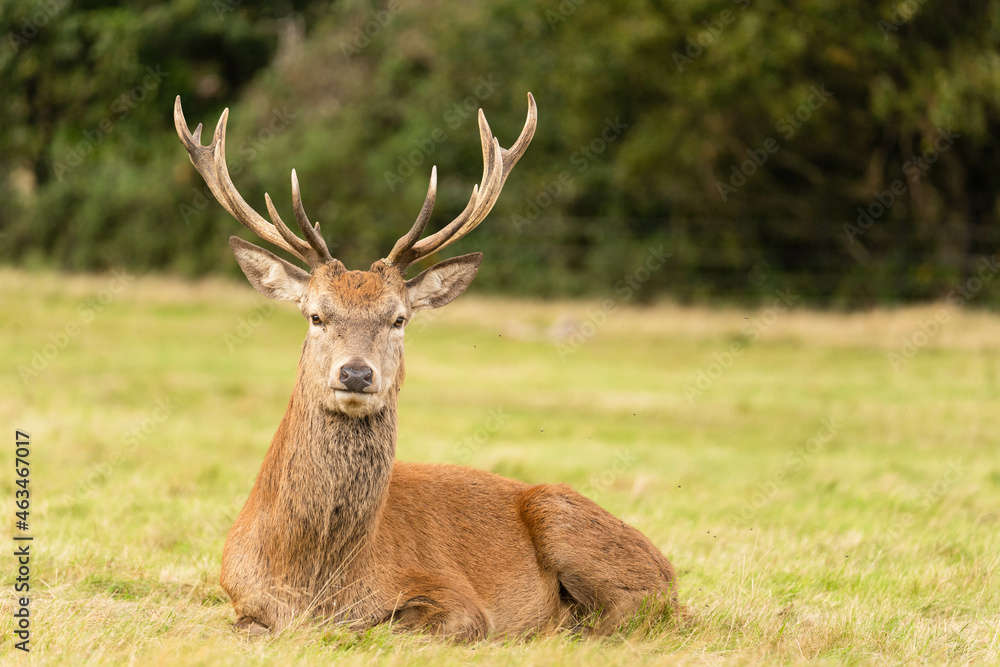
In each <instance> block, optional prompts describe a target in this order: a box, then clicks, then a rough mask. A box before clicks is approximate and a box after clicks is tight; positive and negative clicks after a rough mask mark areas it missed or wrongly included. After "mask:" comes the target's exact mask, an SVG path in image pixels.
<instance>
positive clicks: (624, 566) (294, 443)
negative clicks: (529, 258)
mask: <svg viewBox="0 0 1000 667" xmlns="http://www.w3.org/2000/svg"><path fill="white" fill-rule="evenodd" d="M262 252H263V251H262ZM238 257H240V255H239V254H238ZM480 259H481V256H479V257H478V258H477V257H475V256H465V257H463V258H456V259H455V260H449V265H450V267H451V269H450V270H451V271H452V273H450V274H445V272H444V270H443V269H442V270H441V275H435V276H432V277H431V278H424V277H423V276H421V277H418V278H421V279H422V280H418V279H414V280H412V281H410V282H409V283H405V282H404V281H403V280H402V278H401V277H400V276H399V272H398V271H396V270H393V269H391V268H389V267H386V266H385V265H384V264H380V263H378V262H377V263H376V264H375V265H374V266H373V267H372V270H371V271H367V272H360V271H346V270H345V269H344V268H343V266H342V265H340V264H339V262H338V263H336V265H334V264H329V265H326V266H322V267H319V268H318V269H317V270H315V271H314V272H313V274H312V276H311V277H310V278H309V280H308V285H305V286H304V287H303V288H302V290H303V291H302V296H301V297H300V298H299V305H300V308H301V309H302V312H303V314H304V315H305V316H306V317H307V318H311V317H312V315H313V314H317V315H320V316H322V318H323V325H322V327H320V326H311V327H310V332H309V335H308V336H307V338H306V342H305V345H304V346H303V354H302V358H301V360H300V362H299V368H298V373H297V376H296V383H295V388H294V390H293V392H292V396H291V399H290V400H289V404H288V409H287V411H286V413H285V416H284V419H283V420H282V422H281V425H280V426H279V427H278V430H277V432H276V433H275V436H274V439H273V441H272V443H271V447H270V449H269V450H268V452H267V455H266V457H265V459H264V463H263V465H262V466H261V469H260V474H259V476H258V478H257V481H256V483H255V485H254V487H253V490H252V491H251V493H250V497H249V499H248V500H247V502H246V505H245V506H244V508H243V510H242V511H241V512H240V514H239V516H238V518H237V520H236V522H235V524H234V525H233V527H232V530H231V531H230V532H229V536H228V538H227V540H226V545H225V550H224V553H223V561H222V577H221V581H222V586H223V588H224V589H225V590H226V592H227V593H228V594H229V596H230V597H231V598H232V600H233V606H234V607H235V610H236V614H237V619H238V620H237V627H240V628H246V629H249V630H253V631H263V630H264V629H265V628H269V629H271V630H278V629H281V628H283V627H285V626H286V625H287V624H288V623H289V622H291V621H292V620H293V619H295V618H297V617H303V616H307V617H317V618H324V619H331V620H333V621H334V622H345V623H350V624H351V625H352V626H354V627H365V626H369V625H373V624H378V623H384V622H389V621H392V622H393V623H395V625H396V627H398V628H401V629H425V630H428V631H430V632H432V633H436V634H440V635H446V636H450V637H456V638H459V639H465V640H475V639H481V638H484V637H487V636H491V635H504V636H512V635H526V634H531V633H537V632H540V631H546V630H552V629H556V628H560V627H569V628H573V627H578V626H580V624H581V623H582V622H584V621H585V620H587V619H591V620H593V622H594V628H593V629H594V631H596V632H598V633H602V634H606V633H609V632H612V631H613V630H614V629H615V628H616V627H618V626H619V625H620V624H621V623H622V622H623V621H625V620H627V619H628V618H629V617H630V616H631V615H633V614H634V613H635V612H636V611H637V610H639V608H640V605H641V604H642V602H643V600H644V599H645V598H647V597H658V598H660V599H663V600H666V601H667V603H668V606H672V605H674V604H675V603H676V592H675V590H674V589H675V582H676V579H675V575H674V571H673V569H672V567H671V565H670V563H669V562H668V561H667V559H666V558H664V556H663V555H662V554H661V553H660V552H659V551H658V550H657V549H656V547H655V546H654V545H653V544H652V543H651V542H650V541H649V540H648V539H646V538H645V537H644V536H643V535H642V534H641V533H639V531H637V530H636V529H634V528H632V527H630V526H628V525H626V524H625V523H623V522H622V521H620V520H618V519H616V518H615V517H614V516H612V515H611V514H609V513H607V512H606V511H604V510H603V509H601V508H600V507H598V506H597V505H596V504H595V503H593V502H591V501H590V500H588V499H587V498H585V497H583V496H581V495H580V494H578V493H576V492H575V491H573V490H572V489H571V488H569V487H568V486H565V485H537V486H530V485H528V484H525V483H523V482H518V481H514V480H510V479H505V478H503V477H499V476H497V475H493V474H490V473H487V472H483V471H480V470H474V469H470V468H463V467H459V466H451V465H435V464H416V463H402V462H396V461H395V460H394V459H395V449H396V405H397V401H396V396H397V393H398V391H399V388H400V386H401V384H402V379H403V351H402V342H401V341H402V337H401V333H402V332H398V333H399V338H398V340H397V339H396V338H394V337H393V336H395V334H394V333H393V330H392V329H391V326H390V324H387V323H386V320H387V319H388V320H392V319H394V318H395V317H396V316H397V315H396V313H397V311H398V312H402V313H405V314H406V318H407V320H408V319H409V317H410V316H412V314H413V310H414V306H413V304H417V303H420V304H430V305H423V306H421V307H437V306H438V305H444V304H445V303H448V302H449V301H451V299H453V298H455V297H456V296H458V294H460V293H461V292H462V291H463V290H464V289H465V286H466V285H467V284H468V282H470V281H471V279H472V276H474V275H475V268H477V267H478V262H479V260H480ZM258 260H259V257H258V258H253V262H257V261H258ZM246 263H247V259H246V257H243V258H241V265H242V264H246ZM473 265H474V266H473ZM261 266H263V265H261ZM438 266H441V265H438ZM456 267H457V268H456ZM244 268H245V270H247V271H248V273H247V275H248V277H250V279H251V282H254V284H255V286H258V289H262V288H266V289H272V288H273V287H274V285H277V287H278V288H280V289H279V291H280V293H281V294H286V293H288V292H290V291H294V289H298V288H296V287H295V285H291V287H289V285H290V283H285V282H283V281H277V280H276V279H274V277H273V276H272V275H271V274H265V273H262V271H261V269H260V268H259V266H258V265H257V264H254V267H252V268H253V271H251V270H249V269H247V267H246V266H244ZM435 269H437V267H435ZM432 271H433V269H432ZM470 272H471V273H470ZM452 275H458V276H459V278H460V279H458V278H452V284H449V283H448V280H449V276H452ZM262 276H263V277H262ZM442 276H443V277H442ZM289 280H291V278H289ZM297 280H298V279H297ZM267 281H270V282H267ZM258 283H262V284H260V285H259V284H258ZM293 288H294V289H293ZM282 290H283V291H282ZM435 290H436V291H435ZM289 300H291V299H289ZM348 357H350V358H352V359H353V358H359V359H364V360H365V361H366V362H370V363H371V364H372V366H373V368H377V371H378V372H379V373H381V374H382V376H383V384H384V386H382V387H381V388H380V390H379V392H378V396H377V397H375V398H374V399H373V400H377V402H372V403H366V404H365V405H366V406H368V407H365V408H363V409H362V408H359V409H357V410H355V411H353V412H352V411H348V412H344V411H341V410H340V409H338V408H337V405H339V404H338V403H332V402H331V399H329V398H328V395H329V394H333V393H336V392H333V391H332V390H331V387H332V386H333V385H334V384H335V380H333V379H330V378H332V377H333V375H331V373H330V364H331V363H332V364H334V365H336V364H337V363H339V362H338V361H336V360H338V359H343V358H348ZM371 360H375V361H371ZM334 370H336V369H334Z"/></svg>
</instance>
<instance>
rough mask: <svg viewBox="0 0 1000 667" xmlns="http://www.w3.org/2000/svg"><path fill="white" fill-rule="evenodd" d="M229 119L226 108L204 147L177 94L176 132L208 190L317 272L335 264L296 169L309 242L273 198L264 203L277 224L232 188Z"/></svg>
mask: <svg viewBox="0 0 1000 667" xmlns="http://www.w3.org/2000/svg"><path fill="white" fill-rule="evenodd" d="M228 120H229V109H226V110H225V111H223V112H222V117H221V118H219V123H218V124H217V125H216V126H215V136H214V137H213V138H212V143H210V144H209V145H208V146H202V145H201V123H198V127H196V128H195V129H194V134H192V133H191V132H190V131H189V130H188V124H187V121H186V120H184V111H183V110H182V109H181V96H180V95H178V96H177V99H176V100H175V101H174V127H175V128H176V129H177V136H179V137H180V138H181V143H183V144H184V147H185V148H187V152H188V156H189V157H190V158H191V164H193V165H194V167H195V169H197V170H198V173H199V174H201V176H202V178H204V179H205V183H206V184H207V185H208V189H209V190H211V191H212V194H213V195H214V196H215V198H216V200H218V202H219V203H220V204H222V206H223V208H225V209H226V210H227V211H229V214H230V215H232V216H233V217H234V218H236V219H237V220H239V221H240V222H241V223H242V224H243V225H244V226H245V227H246V228H247V229H249V230H250V231H252V232H253V233H254V234H256V235H257V236H259V237H260V238H262V239H264V240H265V241H267V242H268V243H272V244H274V245H276V246H278V247H279V248H281V249H282V250H285V251H287V252H289V253H291V254H293V255H295V256H296V257H298V258H299V259H300V260H302V261H303V262H305V263H306V264H308V265H309V267H310V268H313V269H314V268H316V267H317V266H319V265H321V264H325V263H326V262H329V261H332V260H333V257H331V256H330V251H329V250H328V249H327V247H326V241H324V240H323V237H322V236H321V235H320V233H319V223H318V222H317V223H316V225H315V226H313V225H312V224H310V222H309V218H308V217H306V212H305V209H303V208H302V194H301V193H300V192H299V179H298V177H297V176H296V175H295V170H294V169H293V170H292V207H293V209H294V211H295V221H296V222H297V223H298V225H299V229H300V230H302V234H303V236H305V237H306V241H308V243H307V242H306V241H303V240H302V239H300V238H299V237H298V236H296V235H295V234H294V233H293V232H292V230H290V229H289V228H288V227H287V226H285V223H284V222H283V221H282V220H281V217H280V216H279V215H278V212H277V211H276V210H275V208H274V205H273V204H271V197H270V196H268V195H267V194H265V195H264V202H265V203H266V204H267V212H268V214H269V215H270V216H271V220H272V221H273V222H274V224H271V223H270V222H267V221H266V220H264V218H262V217H261V216H260V214H258V213H257V211H255V210H253V209H252V208H251V207H250V205H249V204H247V203H246V200H244V199H243V197H242V196H240V193H239V192H237V190H236V186H234V185H233V179H232V178H230V177H229V168H228V167H227V166H226V123H227V122H228Z"/></svg>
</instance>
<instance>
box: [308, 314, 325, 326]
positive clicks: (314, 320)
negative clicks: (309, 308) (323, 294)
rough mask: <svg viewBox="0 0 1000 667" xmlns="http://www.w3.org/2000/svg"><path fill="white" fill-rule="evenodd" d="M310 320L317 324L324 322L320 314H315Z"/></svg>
mask: <svg viewBox="0 0 1000 667" xmlns="http://www.w3.org/2000/svg"><path fill="white" fill-rule="evenodd" d="M309 321H310V322H312V323H313V324H317V325H318V324H323V320H321V319H319V315H313V316H312V317H310V318H309Z"/></svg>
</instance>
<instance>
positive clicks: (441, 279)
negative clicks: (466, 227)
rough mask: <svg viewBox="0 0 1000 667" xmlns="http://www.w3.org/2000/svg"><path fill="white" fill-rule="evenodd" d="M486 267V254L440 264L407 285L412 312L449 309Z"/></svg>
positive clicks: (477, 254)
mask: <svg viewBox="0 0 1000 667" xmlns="http://www.w3.org/2000/svg"><path fill="white" fill-rule="evenodd" d="M482 263H483V253H481V252H474V253H472V254H469V255H461V256H459V257H452V258H451V259H446V260H444V261H443V262H438V263H437V264H435V265H434V266H432V267H431V268H429V269H427V270H426V271H424V272H423V273H421V274H420V275H418V276H416V277H415V278H412V279H411V280H407V281H406V293H407V294H408V295H409V297H410V308H412V309H413V312H417V311H418V310H424V309H425V308H440V307H441V306H446V305H448V304H449V303H451V302H452V301H454V300H455V299H457V298H458V297H460V296H462V292H464V291H465V288H466V287H468V286H469V283H471V282H472V279H473V278H475V277H476V272H477V271H479V265H480V264H482Z"/></svg>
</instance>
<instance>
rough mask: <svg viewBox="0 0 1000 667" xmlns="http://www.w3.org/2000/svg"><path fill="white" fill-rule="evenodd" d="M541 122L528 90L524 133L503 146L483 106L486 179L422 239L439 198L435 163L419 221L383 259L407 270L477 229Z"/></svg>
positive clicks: (482, 122) (484, 170)
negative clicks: (459, 209) (453, 214)
mask: <svg viewBox="0 0 1000 667" xmlns="http://www.w3.org/2000/svg"><path fill="white" fill-rule="evenodd" d="M537 124H538V110H537V109H536V108H535V98H534V97H532V96H531V93H528V118H527V120H526V121H525V122H524V129H522V130H521V135H520V136H519V137H518V138H517V141H515V142H514V145H512V146H511V147H510V148H501V147H500V142H499V141H498V140H497V138H496V137H494V136H493V132H492V131H490V126H489V124H488V123H487V122H486V116H485V114H483V110H482V109H480V110H479V135H480V138H481V139H482V142H483V179H482V181H481V182H480V183H479V185H476V186H474V187H473V188H472V197H471V198H470V199H469V203H468V205H466V207H465V210H464V211H462V212H461V213H460V214H459V216H458V217H457V218H455V219H454V220H452V221H451V222H450V223H448V225H446V226H445V227H444V228H443V229H441V230H440V231H438V232H436V233H434V234H431V235H430V236H428V237H427V238H425V239H423V240H418V239H420V235H421V234H423V233H424V229H425V228H426V227H427V222H428V220H430V217H431V211H432V210H433V209H434V200H435V199H436V198H437V167H434V168H433V169H431V182H430V186H429V187H428V188H427V198H426V199H424V205H423V207H422V208H421V209H420V215H418V216H417V221H416V222H414V223H413V227H411V228H410V231H409V232H408V233H407V234H406V235H405V236H403V237H402V238H400V239H399V240H398V241H396V245H394V246H393V248H392V251H391V252H390V253H389V255H388V256H387V257H386V258H385V259H384V260H382V261H383V262H385V263H386V264H390V265H395V266H398V267H399V270H400V271H402V272H404V273H405V272H406V268H407V267H408V266H410V265H411V264H413V263H414V262H416V261H418V260H420V259H423V258H424V257H427V256H428V255H431V254H433V253H435V252H437V251H439V250H442V249H444V248H447V247H448V246H450V245H451V244H452V243H454V242H455V241H458V240H459V239H460V238H462V237H463V236H465V235H466V234H468V233H469V232H471V231H472V230H473V229H475V228H476V227H477V226H478V225H479V223H480V222H482V221H483V220H484V219H485V218H486V216H487V215H488V214H489V212H490V209H492V208H493V205H494V204H495V203H496V201H497V197H499V196H500V190H501V189H502V188H503V184H504V182H505V181H506V180H507V175H508V174H510V170H511V169H513V168H514V165H515V164H517V161H518V160H520V159H521V156H522V155H524V151H525V150H527V148H528V144H530V143H531V138H532V137H533V136H534V135H535V126H536V125H537Z"/></svg>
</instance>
